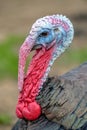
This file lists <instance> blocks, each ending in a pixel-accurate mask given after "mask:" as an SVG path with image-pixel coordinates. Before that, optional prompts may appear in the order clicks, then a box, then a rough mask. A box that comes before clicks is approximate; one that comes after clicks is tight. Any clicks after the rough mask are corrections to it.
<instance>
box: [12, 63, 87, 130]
mask: <svg viewBox="0 0 87 130" xmlns="http://www.w3.org/2000/svg"><path fill="white" fill-rule="evenodd" d="M36 100H37V102H38V103H40V105H41V107H42V113H44V114H45V116H46V117H47V118H48V119H49V120H48V119H47V118H45V116H44V115H43V114H42V115H41V117H40V118H38V119H37V120H36V121H25V120H24V119H22V120H19V121H18V122H17V124H16V125H15V126H14V128H13V129H12V130H42V129H43V130H61V129H60V128H59V127H60V125H59V124H62V125H64V126H65V127H68V128H67V129H68V130H72V129H74V130H77V129H78V130H87V62H85V63H84V64H82V65H80V66H79V67H78V68H75V69H73V70H71V71H70V72H68V73H66V74H64V75H62V76H60V77H51V78H48V79H47V80H46V82H45V83H44V85H43V88H42V89H41V91H40V94H39V95H38V96H37V99H36ZM54 122H56V123H54ZM51 128H52V129H51ZM62 129H63V130H66V128H63V127H62Z"/></svg>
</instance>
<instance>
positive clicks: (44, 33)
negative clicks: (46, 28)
mask: <svg viewBox="0 0 87 130" xmlns="http://www.w3.org/2000/svg"><path fill="white" fill-rule="evenodd" d="M46 36H48V32H42V33H41V34H40V37H46Z"/></svg>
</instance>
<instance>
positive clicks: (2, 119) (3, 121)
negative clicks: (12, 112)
mask: <svg viewBox="0 0 87 130" xmlns="http://www.w3.org/2000/svg"><path fill="white" fill-rule="evenodd" d="M11 122H12V118H11V117H10V116H9V115H8V114H0V125H10V124H11Z"/></svg>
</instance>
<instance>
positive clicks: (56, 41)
mask: <svg viewBox="0 0 87 130" xmlns="http://www.w3.org/2000/svg"><path fill="white" fill-rule="evenodd" d="M73 35H74V29H73V25H72V23H71V22H70V20H69V19H68V18H66V17H65V16H62V15H52V16H46V17H43V18H40V19H38V20H37V21H36V22H35V23H34V24H33V26H32V28H31V30H30V33H29V35H28V36H27V38H26V39H25V41H24V43H23V45H22V46H21V48H20V51H19V68H18V87H19V97H18V103H17V106H16V114H17V117H18V118H21V119H25V120H30V121H33V120H36V119H38V118H39V117H40V115H41V114H42V113H43V114H45V116H46V117H47V119H48V121H50V120H51V121H53V122H56V123H58V124H60V125H63V126H64V127H65V129H79V128H81V127H82V126H84V125H85V123H86V122H87V107H86V106H87V103H86V99H87V96H86V95H87V94H86V92H87V91H86V89H87V87H86V85H87V82H86V80H87V77H86V76H85V77H84V75H83V73H82V74H79V73H80V70H79V71H75V72H74V78H73V75H72V73H71V75H67V76H65V79H64V78H63V81H62V80H61V77H60V80H58V79H56V78H54V79H51V80H52V81H50V83H49V82H48V83H49V84H50V85H49V84H47V86H46V87H44V85H43V83H44V82H45V81H46V79H47V76H48V73H49V71H50V68H51V66H52V65H53V63H54V61H55V60H56V58H57V57H59V56H60V55H61V54H62V53H63V52H64V51H65V50H66V49H67V48H68V47H69V46H70V44H71V42H72V40H73ZM31 51H35V54H34V56H33V58H32V60H31V63H30V65H29V67H28V69H27V72H26V73H25V72H24V71H25V65H26V59H27V57H28V55H29V53H30V52H31ZM77 72H78V75H77ZM82 72H83V71H82ZM84 72H85V71H84ZM63 77H64V76H63ZM81 77H84V79H85V78H86V80H84V84H85V85H84V86H83V85H82V86H81V84H82V82H83V80H81ZM71 78H72V79H73V81H72V82H71V80H70V81H69V79H71ZM75 79H76V81H75ZM77 79H78V80H79V82H78V80H77ZM77 83H78V84H77ZM51 84H52V85H51ZM56 84H57V85H56ZM58 84H59V85H58ZM49 86H51V88H49ZM43 89H45V90H44V92H42V90H43ZM48 90H49V91H48ZM41 92H42V93H41ZM40 93H41V94H40ZM42 95H43V96H42ZM39 96H40V98H39V100H38V97H39Z"/></svg>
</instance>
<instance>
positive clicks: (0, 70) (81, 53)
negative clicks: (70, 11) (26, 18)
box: [0, 36, 87, 79]
mask: <svg viewBox="0 0 87 130" xmlns="http://www.w3.org/2000/svg"><path fill="white" fill-rule="evenodd" d="M24 39H25V38H24V37H23V36H9V37H8V38H7V39H5V40H4V41H2V42H1V43H0V79H2V78H4V77H8V76H11V77H13V78H17V72H18V50H19V47H20V45H21V44H22V43H23V41H24ZM86 60H87V49H86V47H84V48H79V47H78V48H76V49H73V48H72V47H70V48H69V49H68V50H67V51H66V53H65V54H64V55H63V56H62V57H61V58H60V62H59V63H58V64H59V65H62V66H65V65H66V66H67V65H72V64H78V63H79V64H80V63H83V62H84V61H86Z"/></svg>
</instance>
